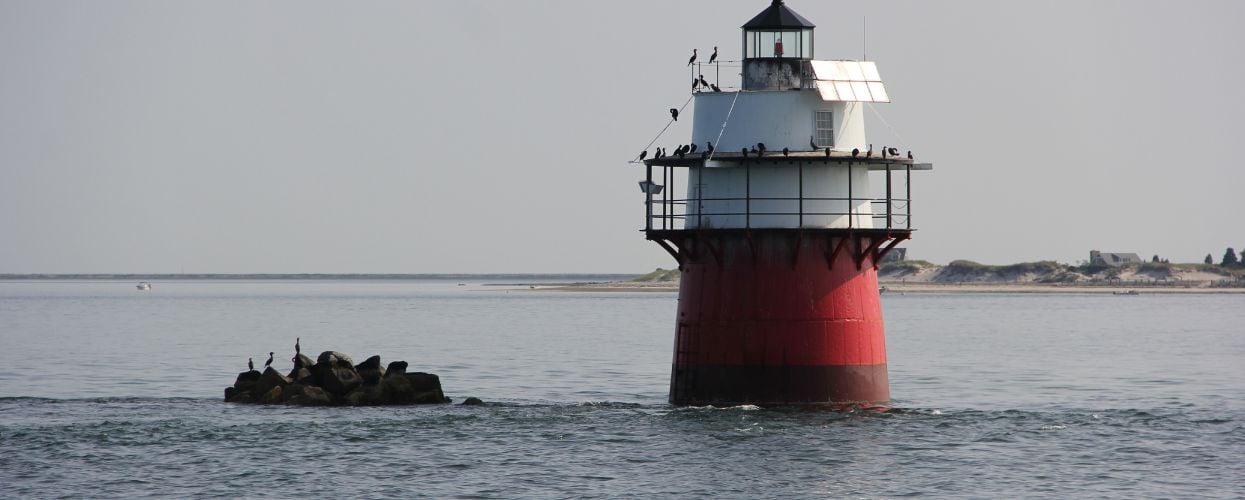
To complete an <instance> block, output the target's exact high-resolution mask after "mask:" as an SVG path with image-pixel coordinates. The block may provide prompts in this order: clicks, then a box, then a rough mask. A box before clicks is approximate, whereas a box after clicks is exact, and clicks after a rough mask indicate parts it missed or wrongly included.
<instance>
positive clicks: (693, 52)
mask: <svg viewBox="0 0 1245 500" xmlns="http://www.w3.org/2000/svg"><path fill="white" fill-rule="evenodd" d="M694 62H696V49H692V57H691V59H688V60H687V65H688V66H691V65H692V63H694Z"/></svg>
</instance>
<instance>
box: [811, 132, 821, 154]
mask: <svg viewBox="0 0 1245 500" xmlns="http://www.w3.org/2000/svg"><path fill="white" fill-rule="evenodd" d="M808 147H810V148H813V151H817V150H818V149H821V148H819V147H817V141H814V140H813V136H811V135H810V136H808Z"/></svg>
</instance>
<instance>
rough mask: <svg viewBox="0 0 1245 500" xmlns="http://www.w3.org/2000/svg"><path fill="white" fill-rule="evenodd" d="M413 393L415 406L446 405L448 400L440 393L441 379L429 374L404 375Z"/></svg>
mask: <svg viewBox="0 0 1245 500" xmlns="http://www.w3.org/2000/svg"><path fill="white" fill-rule="evenodd" d="M406 379H407V380H408V381H410V382H411V388H412V390H414V392H415V399H414V401H412V403H416V404H434V403H436V404H439V403H448V402H449V399H447V398H446V397H445V394H444V393H442V392H441V378H440V377H437V376H436V375H433V374H431V373H423V372H415V373H408V374H406Z"/></svg>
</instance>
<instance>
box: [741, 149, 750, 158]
mask: <svg viewBox="0 0 1245 500" xmlns="http://www.w3.org/2000/svg"><path fill="white" fill-rule="evenodd" d="M739 152H740V154H743V155H744V158H747V157H748V148H743V149H741V150H739Z"/></svg>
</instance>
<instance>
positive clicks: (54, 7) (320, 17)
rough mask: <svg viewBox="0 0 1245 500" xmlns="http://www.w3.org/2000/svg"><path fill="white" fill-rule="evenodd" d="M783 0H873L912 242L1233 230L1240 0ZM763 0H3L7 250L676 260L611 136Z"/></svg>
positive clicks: (183, 259) (1121, 242) (77, 264)
mask: <svg viewBox="0 0 1245 500" xmlns="http://www.w3.org/2000/svg"><path fill="white" fill-rule="evenodd" d="M787 3H788V5H789V6H791V7H792V8H793V9H795V10H796V11H798V12H800V13H801V14H802V15H804V17H806V18H808V19H809V20H811V21H813V22H814V23H816V24H817V25H818V29H817V35H816V41H817V46H816V52H817V56H818V58H819V59H832V58H852V59H857V58H860V56H861V49H862V47H861V19H862V18H863V17H867V18H868V46H867V47H868V57H869V59H871V60H875V61H877V62H878V66H879V69H880V70H881V73H882V77H883V79H885V80H886V82H887V88H888V90H889V92H890V94H891V97H892V99H893V101H894V102H892V103H890V104H881V105H876V106H875V109H876V110H877V112H878V113H880V114H881V115H882V116H883V117H885V119H886V121H887V122H888V123H889V124H890V126H891V127H894V131H895V132H897V133H898V136H896V134H895V133H893V132H892V131H891V128H890V127H887V126H885V125H883V124H882V123H881V122H880V121H879V120H878V119H877V116H876V115H874V114H873V113H872V112H866V120H867V123H868V132H869V134H870V139H871V142H873V143H875V144H896V145H900V146H901V149H912V150H914V151H915V152H916V154H917V155H918V156H919V157H920V159H922V160H925V161H932V162H934V163H935V166H936V170H935V171H934V172H927V173H923V175H919V176H917V178H916V179H915V182H914V197H915V198H916V201H915V202H914V203H913V207H914V210H915V216H914V218H913V221H914V223H915V225H916V227H917V228H918V229H919V231H918V232H917V235H916V237H915V239H914V240H913V241H911V242H910V243H908V244H907V246H908V247H909V248H910V250H909V255H910V256H911V257H913V258H923V259H926V260H931V261H934V262H944V263H945V262H947V261H949V260H952V259H958V258H964V259H972V260H977V261H980V262H986V263H1010V262H1018V261H1029V260H1039V259H1055V260H1060V261H1063V262H1075V261H1077V260H1081V259H1085V258H1087V253H1088V251H1089V250H1090V249H1099V250H1103V251H1122V252H1137V253H1139V254H1142V255H1143V256H1144V257H1146V258H1148V257H1149V256H1150V255H1153V254H1159V255H1161V256H1163V257H1167V258H1170V259H1172V260H1173V261H1201V259H1202V258H1203V257H1204V256H1205V255H1206V254H1207V253H1213V254H1214V255H1215V258H1216V259H1218V258H1219V257H1220V256H1221V255H1222V254H1223V250H1224V247H1226V246H1229V245H1231V246H1235V247H1236V248H1237V249H1238V250H1240V249H1241V248H1242V247H1245V208H1243V206H1245V204H1243V203H1242V200H1241V198H1240V196H1239V195H1240V193H1241V192H1242V191H1243V190H1245V173H1243V171H1245V165H1242V162H1241V160H1240V159H1239V156H1238V155H1239V154H1240V152H1241V150H1242V145H1241V143H1242V139H1245V125H1242V119H1243V117H1245V33H1243V30H1242V29H1241V26H1240V25H1241V22H1242V21H1245V2H1240V1H1219V2H1210V1H1205V2H1196V1H1194V2H1153V1H1151V2H1141V1H1099V2H1087V1H1056V2H1051V1H1042V2H1024V3H1021V2H999V1H994V0H982V1H960V2H931V1H924V0H910V1H869V2H842V1H824V0H790V1H788V2H787ZM768 4H769V0H749V1H741V0H712V1H708V0H706V1H697V2H692V1H680V2H670V1H656V0H652V1H635V0H628V1H617V2H604V1H583V0H576V1H571V0H563V1H540V2H537V1H464V0H458V1H451V2H431V1H427V2H423V1H419V2H417V1H404V2H338V1H334V2H326V1H304V0H298V1H293V0H291V1H264V2H254V1H249V0H248V1H211V2H208V1H201V2H182V1H156V0H151V1H57V0H53V1H33V0H32V1H12V0H0V273H28V272H48V273H71V272H151V273H167V272H173V273H175V272H181V271H185V272H193V273H207V272H220V273H247V272H274V273H296V272H361V273H373V272H375V273H388V272H392V273H405V272H433V273H436V272H642V271H646V270H649V269H651V268H654V267H659V266H661V267H667V268H669V267H673V265H674V262H673V260H672V259H671V258H670V257H669V256H668V255H667V254H666V253H665V252H664V251H662V250H661V249H660V248H659V247H658V246H657V245H655V244H653V243H650V242H647V241H645V240H644V237H643V235H642V234H641V233H640V232H639V231H638V230H639V229H640V228H641V227H642V225H643V205H642V203H641V201H642V195H641V193H640V192H639V190H638V189H637V187H636V184H635V181H636V180H638V179H640V178H641V177H642V175H643V169H642V168H641V167H639V166H636V165H628V164H627V163H626V161H627V160H628V159H630V158H631V157H633V156H634V155H635V154H636V153H638V152H639V150H640V149H641V148H643V147H644V145H645V144H646V143H647V142H648V140H649V139H650V138H651V137H652V136H653V134H655V133H656V132H657V131H658V130H659V129H660V128H661V127H662V126H663V125H664V123H665V121H666V119H667V117H668V115H667V114H666V109H667V108H670V107H675V106H678V105H680V104H682V103H683V102H684V101H685V100H686V99H687V98H688V92H689V90H690V88H689V85H688V84H689V82H688V78H687V70H686V69H685V67H684V63H685V62H686V60H687V57H688V55H689V54H690V52H691V49H692V48H693V47H696V48H699V49H700V50H701V51H702V53H703V54H705V55H707V53H708V52H709V51H711V50H712V47H713V46H714V45H718V46H719V47H720V48H721V51H722V55H723V57H725V58H727V59H737V58H738V57H739V54H738V51H739V46H740V42H739V37H740V31H739V26H740V25H741V24H743V23H744V22H746V21H747V20H748V19H750V18H751V17H752V16H753V15H755V14H756V13H757V12H759V11H761V10H762V9H763V8H765V7H766V6H767V5H768ZM687 112H689V113H690V112H691V108H690V107H689V109H688V111H687ZM690 122H691V120H686V121H680V122H679V123H678V125H677V126H676V127H673V128H672V129H671V131H670V132H668V133H667V136H666V139H664V140H663V141H662V144H664V145H666V146H668V147H670V148H672V149H673V147H674V146H675V145H677V144H678V143H680V142H686V140H687V139H688V137H689V136H690V134H691V129H690ZM901 139H902V140H901Z"/></svg>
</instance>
